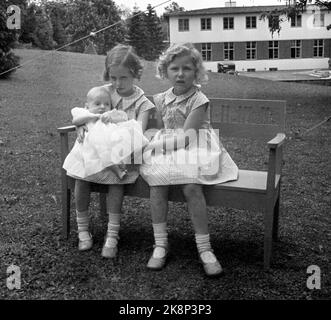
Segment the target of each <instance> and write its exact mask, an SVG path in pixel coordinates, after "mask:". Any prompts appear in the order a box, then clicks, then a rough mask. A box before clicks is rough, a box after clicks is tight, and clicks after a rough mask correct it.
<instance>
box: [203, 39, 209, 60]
mask: <svg viewBox="0 0 331 320" xmlns="http://www.w3.org/2000/svg"><path fill="white" fill-rule="evenodd" d="M201 55H202V60H203V61H211V43H202V44H201Z"/></svg>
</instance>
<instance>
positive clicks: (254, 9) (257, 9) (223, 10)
mask: <svg viewBox="0 0 331 320" xmlns="http://www.w3.org/2000/svg"><path fill="white" fill-rule="evenodd" d="M283 8H286V6H285V5H279V6H251V7H217V8H206V9H197V10H188V11H176V12H171V13H167V14H164V15H165V16H169V17H172V16H202V15H226V14H238V13H262V12H266V11H272V10H274V9H283Z"/></svg>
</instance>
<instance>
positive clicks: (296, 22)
mask: <svg viewBox="0 0 331 320" xmlns="http://www.w3.org/2000/svg"><path fill="white" fill-rule="evenodd" d="M301 24H302V16H301V15H297V16H294V17H292V18H291V27H292V28H294V27H301Z"/></svg>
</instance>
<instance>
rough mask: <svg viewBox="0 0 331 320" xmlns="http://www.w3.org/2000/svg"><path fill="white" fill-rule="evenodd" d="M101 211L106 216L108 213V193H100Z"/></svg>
mask: <svg viewBox="0 0 331 320" xmlns="http://www.w3.org/2000/svg"><path fill="white" fill-rule="evenodd" d="M100 212H101V216H102V217H103V218H104V217H106V215H107V194H106V193H100Z"/></svg>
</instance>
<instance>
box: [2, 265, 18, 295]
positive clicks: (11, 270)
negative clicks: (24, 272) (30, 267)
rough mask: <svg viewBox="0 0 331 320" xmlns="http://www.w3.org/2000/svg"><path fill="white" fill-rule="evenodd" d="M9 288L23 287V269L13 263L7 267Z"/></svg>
mask: <svg viewBox="0 0 331 320" xmlns="http://www.w3.org/2000/svg"><path fill="white" fill-rule="evenodd" d="M6 285H7V288H8V289H9V290H14V289H18V290H19V289H21V269H20V267H18V266H16V265H14V264H11V265H10V266H9V267H8V268H7V281H6Z"/></svg>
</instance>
